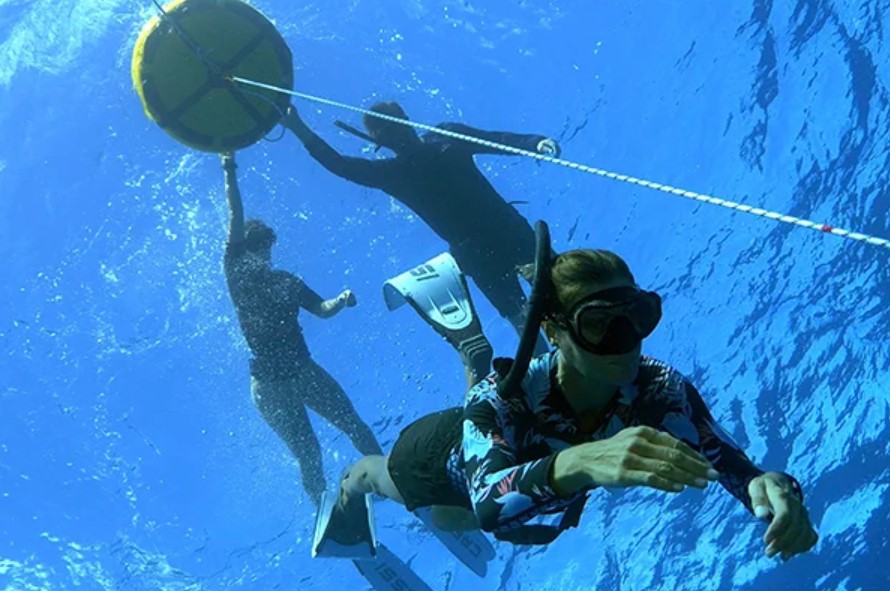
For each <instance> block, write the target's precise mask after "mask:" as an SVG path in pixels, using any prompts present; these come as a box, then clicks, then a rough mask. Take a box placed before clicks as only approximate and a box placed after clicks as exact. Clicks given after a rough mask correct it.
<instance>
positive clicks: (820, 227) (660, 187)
mask: <svg viewBox="0 0 890 591" xmlns="http://www.w3.org/2000/svg"><path fill="white" fill-rule="evenodd" d="M229 79H230V80H232V81H233V82H238V83H240V84H246V85H248V86H255V87H257V88H265V89H266V90H272V91H275V92H280V93H283V94H289V95H291V96H295V97H297V98H302V99H306V100H309V101H313V102H316V103H320V104H322V105H328V106H331V107H337V108H340V109H346V110H347V111H353V112H355V113H361V114H362V115H369V116H371V117H376V118H378V119H383V120H385V121H391V122H393V123H398V124H401V125H408V126H410V127H414V128H417V129H422V130H424V131H429V132H432V133H437V134H439V135H444V136H447V137H451V138H454V139H459V140H462V141H465V142H470V143H473V144H479V145H481V146H486V147H488V148H494V149H497V150H501V151H503V152H510V153H512V154H518V155H520V156H527V157H529V158H534V159H535V160H540V161H543V162H550V163H552V164H558V165H560V166H565V167H566V168H572V169H574V170H580V171H582V172H586V173H589V174H595V175H597V176H601V177H605V178H607V179H613V180H616V181H621V182H624V183H630V184H632V185H638V186H640V187H646V188H647V189H654V190H656V191H661V192H662V193H670V194H672V195H678V196H680V197H686V198H687V199H694V200H695V201H702V202H704V203H710V204H711V205H719V206H720V207H725V208H727V209H732V210H735V211H740V212H742V213H748V214H752V215H756V216H760V217H764V218H768V219H771V220H776V221H779V222H784V223H786V224H795V225H797V226H802V227H804V228H809V229H811V230H816V231H819V232H822V233H825V234H833V235H835V236H841V237H842V238H849V239H851V240H857V241H859V242H865V243H867V244H872V245H874V246H882V247H884V248H890V240H887V239H884V238H878V237H877V236H870V235H868V234H862V233H860V232H852V231H850V230H844V229H842V228H836V227H834V226H832V225H830V224H819V223H816V222H811V221H810V220H805V219H802V218H798V217H794V216H791V215H784V214H781V213H776V212H774V211H769V210H766V209H761V208H759V207H752V206H750V205H744V204H742V203H736V202H735V201H729V200H727V199H721V198H720V197H713V196H711V195H705V194H702V193H696V192H695V191H687V190H685V189H679V188H677V187H672V186H670V185H665V184H662V183H654V182H652V181H647V180H645V179H641V178H637V177H634V176H630V175H626V174H618V173H615V172H610V171H608V170H604V169H602V168H595V167H593V166H587V165H586V164H579V163H577V162H572V161H571V160H563V159H562V158H555V157H553V156H548V155H546V154H539V153H538V152H532V151H531V150H523V149H522V148H515V147H513V146H507V145H504V144H500V143H497V142H490V141H488V140H483V139H480V138H477V137H473V136H470V135H465V134H462V133H457V132H454V131H450V130H447V129H441V128H438V127H433V126H431V125H424V124H423V123H417V122H415V121H409V120H406V119H401V118H399V117H393V116H391V115H386V114H384V113H377V112H376V111H370V110H368V109H362V108H360V107H354V106H352V105H347V104H345V103H339V102H337V101H332V100H329V99H326V98H322V97H318V96H313V95H311V94H305V93H302V92H296V91H293V90H287V89H284V88H279V87H277V86H272V85H270V84H263V83H262V82H255V81H253V80H248V79H246V78H240V77H238V76H231V77H230V78H229Z"/></svg>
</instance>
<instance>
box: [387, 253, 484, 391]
mask: <svg viewBox="0 0 890 591" xmlns="http://www.w3.org/2000/svg"><path fill="white" fill-rule="evenodd" d="M383 299H384V300H385V301H386V306H387V308H389V309H390V310H395V309H396V308H399V307H400V306H402V305H403V304H405V303H406V302H407V303H408V304H410V305H411V307H412V308H414V310H415V311H416V312H417V313H418V314H420V316H421V317H422V318H423V319H424V320H425V321H426V322H427V324H429V325H430V326H432V327H433V329H435V331H436V332H437V333H439V334H440V335H441V336H442V337H444V338H445V340H447V341H448V342H449V343H450V344H451V345H452V346H453V347H454V348H455V349H457V350H458V352H459V353H460V354H461V357H462V358H463V361H464V365H466V366H468V367H470V368H471V369H472V370H473V372H474V373H475V374H476V376H477V377H478V378H479V379H481V378H482V377H483V376H485V375H486V374H487V373H488V371H489V369H490V368H491V357H492V349H491V345H490V344H489V342H488V339H486V338H485V335H484V334H483V333H482V324H481V323H480V322H479V318H478V316H477V314H476V310H475V307H474V306H473V300H472V299H471V298H470V291H469V289H468V288H467V281H466V279H465V278H464V275H463V273H462V272H461V270H460V267H458V265H457V262H456V261H455V260H454V258H453V257H452V256H451V254H449V253H447V252H445V253H442V254H440V255H439V256H437V257H434V258H432V259H430V260H429V261H427V262H425V263H423V264H422V265H419V266H417V267H415V268H413V269H411V270H410V271H406V272H404V273H402V274H401V275H397V276H396V277H393V278H392V279H390V280H388V281H386V282H385V283H384V284H383Z"/></svg>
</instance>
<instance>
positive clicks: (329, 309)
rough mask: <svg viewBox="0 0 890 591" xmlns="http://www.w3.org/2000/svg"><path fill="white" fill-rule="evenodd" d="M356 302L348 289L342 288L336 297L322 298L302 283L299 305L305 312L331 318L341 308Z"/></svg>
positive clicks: (348, 306)
mask: <svg viewBox="0 0 890 591" xmlns="http://www.w3.org/2000/svg"><path fill="white" fill-rule="evenodd" d="M357 303H358V301H357V300H356V298H355V294H354V293H352V291H351V290H349V289H346V290H344V291H343V292H341V293H340V294H339V295H338V296H337V297H335V298H331V299H329V300H323V299H322V298H321V296H319V295H318V294H316V293H315V292H314V291H312V290H311V289H309V287H307V286H306V285H305V284H303V287H302V289H301V302H300V305H301V306H302V307H303V308H304V309H305V310H306V311H307V312H309V313H310V314H312V315H313V316H318V317H319V318H332V317H333V316H336V315H337V314H338V313H339V312H340V311H341V310H342V309H343V308H352V307H353V306H355V305H356V304H357Z"/></svg>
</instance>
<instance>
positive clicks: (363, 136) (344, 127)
mask: <svg viewBox="0 0 890 591" xmlns="http://www.w3.org/2000/svg"><path fill="white" fill-rule="evenodd" d="M334 125H336V126H337V127H339V128H340V129H342V130H343V131H345V132H346V133H351V134H352V135H354V136H355V137H357V138H361V139H363V140H365V141H366V142H371V143H372V144H374V151H375V152H379V151H380V148H381V146H380V144H378V143H377V142H376V141H375V140H374V138H372V137H371V136H370V135H368V134H367V133H365V132H364V131H362V130H360V129H358V128H356V127H353V126H352V125H350V124H348V123H344V122H343V121H334Z"/></svg>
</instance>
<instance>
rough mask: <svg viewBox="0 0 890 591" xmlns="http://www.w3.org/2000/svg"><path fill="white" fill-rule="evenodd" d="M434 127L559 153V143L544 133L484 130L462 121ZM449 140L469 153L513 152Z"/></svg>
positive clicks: (543, 152) (491, 140)
mask: <svg viewBox="0 0 890 591" xmlns="http://www.w3.org/2000/svg"><path fill="white" fill-rule="evenodd" d="M436 127H439V128H441V129H445V130H448V131H453V132H455V133H460V134H463V135H469V136H472V137H475V138H478V139H480V140H485V141H487V142H493V143H496V144H503V145H505V146H510V147H511V148H519V149H521V150H526V151H528V152H537V153H539V154H544V155H547V156H553V157H554V158H559V155H560V153H561V150H560V148H559V144H558V143H557V142H556V140H554V139H552V138H549V137H547V136H546V135H536V134H526V133H512V132H509V131H485V130H482V129H476V128H475V127H470V126H469V125H464V124H463V123H442V124H440V125H437V126H436ZM449 141H452V142H454V143H455V145H460V146H462V147H463V149H465V150H467V151H468V152H470V153H471V154H500V155H509V154H512V153H513V152H507V151H504V150H502V149H499V148H494V147H491V146H484V145H482V144H475V143H471V142H466V141H463V140H457V139H454V140H449Z"/></svg>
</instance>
